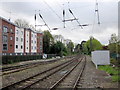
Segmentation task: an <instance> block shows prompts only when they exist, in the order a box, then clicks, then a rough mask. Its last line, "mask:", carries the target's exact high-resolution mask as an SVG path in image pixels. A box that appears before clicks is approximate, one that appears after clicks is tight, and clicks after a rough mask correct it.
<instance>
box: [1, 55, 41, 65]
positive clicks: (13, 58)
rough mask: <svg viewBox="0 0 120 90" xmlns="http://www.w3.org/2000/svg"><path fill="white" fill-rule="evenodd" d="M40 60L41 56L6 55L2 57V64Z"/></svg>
mask: <svg viewBox="0 0 120 90" xmlns="http://www.w3.org/2000/svg"><path fill="white" fill-rule="evenodd" d="M37 59H42V55H14V56H10V55H6V56H2V64H11V63H15V62H21V61H29V60H37Z"/></svg>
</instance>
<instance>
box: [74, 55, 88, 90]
mask: <svg viewBox="0 0 120 90" xmlns="http://www.w3.org/2000/svg"><path fill="white" fill-rule="evenodd" d="M84 60H85V62H84V64H83V65H82V68H81V71H80V73H79V75H78V77H77V79H76V81H75V83H74V85H73V88H72V90H76V89H77V84H78V82H79V80H80V78H81V77H82V74H83V71H84V69H85V66H86V56H85V59H84Z"/></svg>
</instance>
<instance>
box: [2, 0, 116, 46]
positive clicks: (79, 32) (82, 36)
mask: <svg viewBox="0 0 120 90" xmlns="http://www.w3.org/2000/svg"><path fill="white" fill-rule="evenodd" d="M68 2H69V3H68ZM97 2H98V10H99V18H100V23H101V24H100V25H98V24H97V23H98V20H97V19H98V17H97V13H95V5H96V4H95V3H96V0H19V2H18V0H0V16H1V17H3V18H6V19H9V18H10V19H11V21H12V22H14V21H15V20H16V19H24V20H26V21H27V22H29V24H31V25H33V26H35V20H34V15H35V10H36V16H37V19H36V24H37V25H44V23H43V21H42V19H41V18H40V17H39V13H40V14H41V15H42V16H43V18H44V20H45V22H46V23H47V24H48V26H49V27H50V29H53V28H58V30H51V33H52V34H56V35H59V34H61V35H62V36H63V37H64V38H65V39H71V40H72V41H73V42H74V43H81V41H83V40H84V41H87V40H88V39H89V38H90V36H93V37H94V38H96V39H97V40H99V41H100V42H101V43H102V44H104V45H107V44H109V39H110V36H111V34H113V33H115V34H116V35H118V0H97ZM63 9H64V10H65V19H73V16H72V15H71V14H70V12H69V11H68V10H69V9H71V10H72V12H73V14H74V15H75V17H76V18H77V19H78V21H79V23H80V24H82V25H83V24H89V26H86V27H83V29H81V27H80V26H78V25H79V24H78V23H77V22H76V21H72V22H71V21H70V22H65V23H66V24H65V26H66V27H65V28H64V24H63V22H62V20H63V15H62V13H63ZM37 29H38V30H39V29H41V30H47V29H48V28H47V27H45V26H42V27H40V26H39V27H37Z"/></svg>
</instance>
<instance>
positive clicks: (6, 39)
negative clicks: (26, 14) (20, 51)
mask: <svg viewBox="0 0 120 90" xmlns="http://www.w3.org/2000/svg"><path fill="white" fill-rule="evenodd" d="M2 44H3V45H2V46H3V49H2V53H5V54H6V53H10V54H11V53H14V51H15V50H14V46H15V24H13V23H11V22H9V21H7V20H6V19H3V18H2Z"/></svg>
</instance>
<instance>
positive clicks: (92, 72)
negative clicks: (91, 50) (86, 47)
mask: <svg viewBox="0 0 120 90" xmlns="http://www.w3.org/2000/svg"><path fill="white" fill-rule="evenodd" d="M86 59H87V63H86V67H85V71H84V73H83V77H82V79H81V88H118V85H117V84H118V83H113V82H112V80H111V76H110V75H108V74H107V73H106V72H105V71H101V70H98V69H96V67H95V65H94V64H93V63H92V61H91V58H90V57H89V56H87V57H86Z"/></svg>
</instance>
